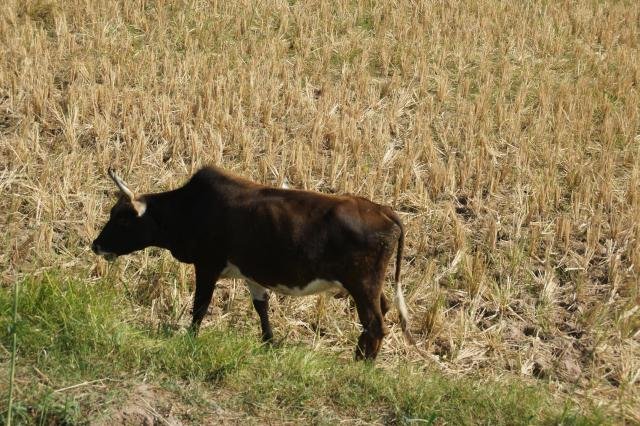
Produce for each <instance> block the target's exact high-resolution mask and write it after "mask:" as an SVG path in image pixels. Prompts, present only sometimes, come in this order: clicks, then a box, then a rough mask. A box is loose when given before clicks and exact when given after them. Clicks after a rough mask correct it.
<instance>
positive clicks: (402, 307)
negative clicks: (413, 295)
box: [389, 212, 415, 344]
mask: <svg viewBox="0 0 640 426" xmlns="http://www.w3.org/2000/svg"><path fill="white" fill-rule="evenodd" d="M392 213H393V214H391V215H389V218H390V219H391V220H393V221H394V222H395V223H396V225H398V227H399V228H400V236H399V237H398V248H397V251H396V276H395V281H396V294H395V297H394V298H393V301H394V303H395V305H396V308H397V309H398V312H399V313H400V328H401V329H402V333H403V334H404V337H405V338H406V339H407V340H408V341H409V342H410V343H411V344H415V340H414V339H413V336H412V335H411V331H410V330H409V311H408V310H407V304H406V303H405V302H404V295H403V294H402V285H401V284H400V268H401V266H402V250H403V249H404V226H402V222H401V221H400V218H399V217H398V215H397V214H396V213H395V212H392Z"/></svg>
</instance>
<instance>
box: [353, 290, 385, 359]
mask: <svg viewBox="0 0 640 426" xmlns="http://www.w3.org/2000/svg"><path fill="white" fill-rule="evenodd" d="M381 291H382V288H381V285H380V284H379V283H378V284H377V285H375V286H373V287H366V286H365V287H363V289H362V290H361V291H357V292H355V294H352V296H353V299H354V301H355V303H356V308H357V310H358V317H359V318H360V323H361V324H362V329H363V330H362V334H360V338H359V339H358V346H356V355H355V357H356V360H361V359H370V360H373V359H375V358H376V356H377V355H378V351H379V350H380V346H381V344H382V339H383V337H384V336H385V335H386V334H387V332H388V331H387V329H386V327H385V325H384V317H383V313H382V308H381V306H380V303H381V297H380V296H381Z"/></svg>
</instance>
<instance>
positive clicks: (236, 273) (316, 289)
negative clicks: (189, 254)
mask: <svg viewBox="0 0 640 426" xmlns="http://www.w3.org/2000/svg"><path fill="white" fill-rule="evenodd" d="M220 277H221V278H235V279H244V280H246V281H247V282H251V283H252V284H254V285H255V284H257V285H259V286H262V287H264V288H267V289H269V290H274V291H276V292H278V293H281V294H286V295H287V296H308V295H311V294H317V293H322V292H323V291H331V290H333V291H341V290H344V286H343V285H342V283H341V282H340V281H329V280H324V279H321V278H317V279H315V280H312V281H311V282H309V283H307V284H305V285H303V286H301V287H288V286H286V285H282V284H277V285H271V286H264V285H262V284H260V283H257V282H255V281H254V280H253V279H251V278H249V277H246V276H244V275H242V272H241V271H240V269H239V268H238V267H237V266H236V265H234V264H233V263H231V262H227V266H226V267H225V268H224V269H223V270H222V273H221V274H220ZM252 293H253V292H252Z"/></svg>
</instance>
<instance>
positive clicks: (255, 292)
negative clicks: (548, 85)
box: [93, 167, 408, 359]
mask: <svg viewBox="0 0 640 426" xmlns="http://www.w3.org/2000/svg"><path fill="white" fill-rule="evenodd" d="M135 202H136V203H138V204H136V206H137V208H138V209H137V210H136V208H134V205H133V204H132V201H131V200H129V199H127V197H121V198H120V200H119V201H118V203H117V204H116V205H115V206H114V208H113V209H112V211H111V218H110V220H109V222H108V223H107V224H106V225H105V227H104V229H103V231H102V232H101V234H100V236H99V237H98V238H97V239H96V241H95V242H94V244H93V247H94V251H96V252H97V253H100V254H105V255H110V256H114V255H122V254H127V253H130V252H132V251H135V250H139V249H141V248H144V247H148V246H158V247H162V248H166V249H168V250H170V251H171V253H172V254H173V256H174V257H175V258H176V259H178V260H179V261H181V262H185V263H191V264H194V265H195V270H196V291H195V299H194V309H193V322H192V327H193V329H194V330H195V331H197V329H198V327H199V325H200V323H201V321H202V318H203V317H204V315H205V313H206V311H207V308H208V306H209V303H210V301H211V297H212V293H213V289H214V287H215V283H216V281H217V280H218V278H220V276H221V274H223V271H224V273H227V272H228V271H229V267H230V266H235V267H236V268H237V270H239V271H241V274H242V276H243V277H246V278H247V279H248V280H250V281H252V282H255V283H257V284H259V286H256V285H255V284H254V285H253V287H251V286H250V288H251V289H252V296H253V297H254V306H255V307H256V311H257V312H258V314H259V315H260V320H261V325H262V335H263V338H264V339H265V340H269V339H271V336H272V333H271V327H270V324H269V319H268V297H267V295H266V292H264V291H263V290H261V289H262V288H266V289H272V290H275V291H280V292H284V293H285V294H286V293H292V292H293V293H295V291H303V290H304V289H305V288H306V286H307V285H308V284H309V283H311V282H313V281H314V280H323V282H331V283H333V282H338V283H340V284H341V286H342V287H343V288H344V289H345V290H346V291H347V292H348V293H349V294H351V296H352V297H353V299H354V301H355V304H356V307H357V310H358V315H359V317H360V320H361V322H362V326H363V329H364V330H363V332H362V334H361V336H360V338H359V340H358V345H357V349H356V358H358V359H360V358H370V359H373V358H375V357H376V355H377V353H378V351H379V349H380V344H381V341H382V338H383V336H384V335H385V334H386V333H387V329H386V327H385V325H384V319H383V316H384V314H385V313H386V311H387V310H388V303H387V301H386V300H385V298H384V295H383V292H382V289H383V285H384V277H385V270H386V267H387V264H388V262H389V259H390V257H391V256H392V255H393V252H394V249H395V248H396V247H397V248H398V251H397V258H396V281H398V279H399V274H400V260H401V252H402V241H403V229H402V224H401V222H400V219H399V218H398V216H397V215H396V214H395V212H393V210H391V209H390V208H389V207H386V206H382V205H379V204H376V203H373V202H371V201H369V200H367V199H364V198H361V197H355V196H350V195H342V196H335V195H325V194H320V193H315V192H309V191H298V190H290V189H277V188H271V187H267V186H264V185H259V184H256V183H253V182H250V181H247V180H245V179H241V178H238V177H235V176H232V175H230V174H228V173H226V172H223V171H221V170H219V169H217V168H213V167H206V168H203V169H201V170H200V171H198V172H197V173H196V174H195V175H194V176H193V177H192V178H191V180H190V181H189V182H187V183H186V184H185V185H184V186H183V187H181V188H179V189H176V190H173V191H169V192H163V193H157V194H146V195H143V196H141V197H136V198H135ZM140 203H142V204H140ZM140 205H143V206H144V210H143V211H144V214H142V215H141V216H138V215H137V214H136V212H137V211H140V209H139V206H140ZM260 286H261V287H260ZM398 299H399V300H398ZM396 301H399V302H400V303H399V304H400V306H399V308H400V313H401V318H402V323H401V324H402V326H403V331H405V332H406V333H408V332H407V324H406V308H405V307H404V302H403V300H402V293H401V292H400V288H399V285H397V288H396Z"/></svg>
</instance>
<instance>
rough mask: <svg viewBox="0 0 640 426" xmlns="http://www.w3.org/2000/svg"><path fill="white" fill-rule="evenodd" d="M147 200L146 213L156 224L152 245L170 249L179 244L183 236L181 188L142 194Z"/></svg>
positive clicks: (182, 196)
mask: <svg viewBox="0 0 640 426" xmlns="http://www.w3.org/2000/svg"><path fill="white" fill-rule="evenodd" d="M144 198H145V200H146V202H147V211H146V214H149V215H151V217H152V218H153V219H154V221H155V222H156V224H157V225H158V229H157V233H156V235H155V238H154V240H155V241H154V243H153V245H155V246H157V247H161V248H165V249H172V248H173V247H175V246H176V244H179V242H180V241H178V240H179V239H181V238H183V237H184V235H183V234H184V232H183V229H182V226H183V224H184V223H183V222H184V221H183V220H180V217H184V213H183V209H184V205H185V203H184V200H183V198H184V194H183V191H181V189H176V190H173V191H167V192H160V193H156V194H147V195H145V196H144Z"/></svg>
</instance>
